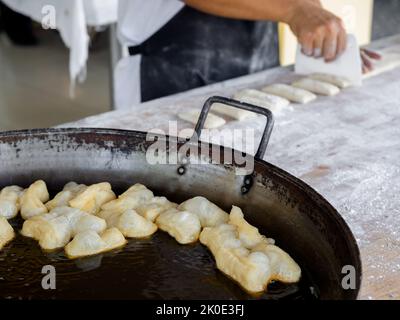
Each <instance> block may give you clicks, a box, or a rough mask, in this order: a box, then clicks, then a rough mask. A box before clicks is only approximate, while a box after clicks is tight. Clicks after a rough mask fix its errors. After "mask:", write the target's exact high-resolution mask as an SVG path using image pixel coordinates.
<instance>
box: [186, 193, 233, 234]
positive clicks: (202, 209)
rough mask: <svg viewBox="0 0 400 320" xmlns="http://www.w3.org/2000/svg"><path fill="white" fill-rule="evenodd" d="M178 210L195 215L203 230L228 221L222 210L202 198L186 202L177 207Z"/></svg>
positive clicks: (227, 216)
mask: <svg viewBox="0 0 400 320" xmlns="http://www.w3.org/2000/svg"><path fill="white" fill-rule="evenodd" d="M178 210H181V211H189V212H192V213H194V214H196V215H197V216H198V217H199V219H200V223H201V226H202V227H203V228H204V227H214V226H217V225H219V224H222V223H226V222H228V219H229V215H228V214H227V213H226V212H225V211H224V210H222V209H221V208H219V207H218V206H217V205H215V204H214V203H212V202H211V201H209V200H208V199H206V198H204V197H194V198H192V199H189V200H186V201H185V202H182V203H181V204H180V205H179V207H178Z"/></svg>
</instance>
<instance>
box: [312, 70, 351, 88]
mask: <svg viewBox="0 0 400 320" xmlns="http://www.w3.org/2000/svg"><path fill="white" fill-rule="evenodd" d="M309 78H310V79H314V80H319V81H323V82H327V83H330V84H333V85H334V86H337V87H339V88H341V89H345V88H348V87H350V86H351V81H350V80H348V79H347V78H344V77H340V76H336V75H333V74H328V73H314V74H311V75H310V76H309Z"/></svg>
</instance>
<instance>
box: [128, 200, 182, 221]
mask: <svg viewBox="0 0 400 320" xmlns="http://www.w3.org/2000/svg"><path fill="white" fill-rule="evenodd" d="M177 207H178V205H177V204H176V203H173V202H171V201H169V200H168V199H167V198H165V197H154V198H153V199H151V200H150V201H149V202H148V203H145V204H143V205H140V206H138V207H137V208H135V210H136V211H137V212H138V213H139V214H140V215H142V216H143V217H145V218H146V219H147V220H149V221H152V222H154V221H155V220H156V219H157V217H158V216H159V215H160V214H161V213H162V212H164V211H166V210H168V209H172V208H177Z"/></svg>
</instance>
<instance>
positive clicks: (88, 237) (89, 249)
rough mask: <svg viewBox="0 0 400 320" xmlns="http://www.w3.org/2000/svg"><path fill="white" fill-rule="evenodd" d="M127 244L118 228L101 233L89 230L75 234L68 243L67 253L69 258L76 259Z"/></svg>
mask: <svg viewBox="0 0 400 320" xmlns="http://www.w3.org/2000/svg"><path fill="white" fill-rule="evenodd" d="M125 244H126V239H125V238H124V236H123V234H122V233H121V232H120V231H119V230H118V229H117V228H111V229H107V230H105V231H104V232H103V233H101V234H100V235H99V234H98V233H96V232H95V231H93V230H87V231H83V232H81V233H78V234H76V235H75V237H74V239H73V240H72V241H71V242H70V243H68V244H67V245H66V247H65V253H66V255H67V257H68V258H70V259H76V258H81V257H85V256H91V255H95V254H99V253H102V252H106V251H110V250H114V249H117V248H121V247H123V246H124V245H125Z"/></svg>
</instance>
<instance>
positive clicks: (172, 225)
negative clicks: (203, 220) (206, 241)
mask: <svg viewBox="0 0 400 320" xmlns="http://www.w3.org/2000/svg"><path fill="white" fill-rule="evenodd" d="M156 224H157V225H158V227H159V228H160V229H161V230H163V231H166V232H168V233H169V235H170V236H171V237H174V238H175V239H176V241H178V242H179V243H180V244H188V243H192V242H196V241H197V240H198V238H199V234H200V231H201V224H200V220H199V218H198V217H197V215H196V214H194V213H191V212H188V211H179V210H176V209H174V208H172V209H169V210H167V211H164V212H162V213H161V214H160V215H159V216H158V218H157V220H156Z"/></svg>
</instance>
